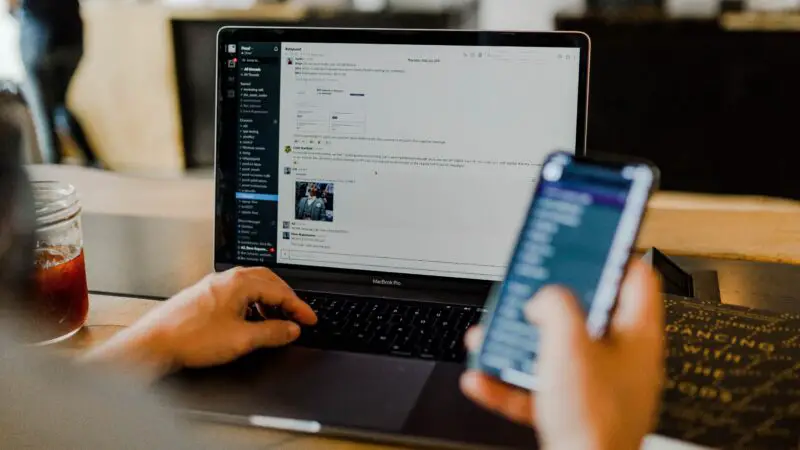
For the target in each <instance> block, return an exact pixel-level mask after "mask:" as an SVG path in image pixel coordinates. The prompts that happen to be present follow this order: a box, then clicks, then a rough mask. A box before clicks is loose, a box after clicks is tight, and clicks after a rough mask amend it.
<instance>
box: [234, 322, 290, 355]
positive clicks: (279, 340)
mask: <svg viewBox="0 0 800 450" xmlns="http://www.w3.org/2000/svg"><path fill="white" fill-rule="evenodd" d="M243 326H244V327H245V329H246V333H247V334H248V339H247V341H248V343H249V345H250V349H249V350H250V351H252V350H255V349H258V348H272V347H282V346H284V345H288V344H291V343H292V342H294V341H295V340H296V339H297V338H298V337H300V327H299V326H298V325H297V324H296V323H294V322H290V321H288V320H267V321H264V322H258V323H244V324H243Z"/></svg>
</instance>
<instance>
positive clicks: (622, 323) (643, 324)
mask: <svg viewBox="0 0 800 450" xmlns="http://www.w3.org/2000/svg"><path fill="white" fill-rule="evenodd" d="M660 285H661V281H660V280H659V279H658V277H657V276H656V274H655V273H654V272H653V269H652V268H650V266H648V265H647V264H646V263H644V262H642V261H639V260H634V261H632V262H631V264H630V267H629V269H628V274H627V276H626V277H625V281H624V282H623V284H622V289H621V290H620V295H619V301H618V303H617V309H616V311H615V313H614V316H613V317H612V319H611V327H610V329H609V338H610V340H611V341H613V342H623V343H624V342H632V343H636V344H637V345H645V344H648V343H649V344H652V343H654V342H658V345H659V346H661V340H662V334H663V330H664V327H663V321H664V303H663V300H662V298H661V294H660V292H661V288H660Z"/></svg>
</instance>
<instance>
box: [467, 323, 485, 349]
mask: <svg viewBox="0 0 800 450" xmlns="http://www.w3.org/2000/svg"><path fill="white" fill-rule="evenodd" d="M482 343H483V327H481V326H475V327H472V328H470V329H469V330H467V334H466V335H465V336H464V345H465V346H466V347H467V350H469V351H471V352H474V351H477V350H478V349H479V348H480V347H481V344H482Z"/></svg>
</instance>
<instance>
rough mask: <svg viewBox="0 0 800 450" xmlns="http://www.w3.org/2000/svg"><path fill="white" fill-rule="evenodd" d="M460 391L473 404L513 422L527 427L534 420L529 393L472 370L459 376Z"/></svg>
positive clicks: (532, 400) (532, 405) (531, 398)
mask: <svg viewBox="0 0 800 450" xmlns="http://www.w3.org/2000/svg"><path fill="white" fill-rule="evenodd" d="M460 384H461V391H462V392H463V393H464V395H466V396H467V397H468V398H470V399H471V400H472V401H474V402H475V403H477V404H479V405H481V406H483V407H484V408H486V409H488V410H490V411H494V412H496V413H498V414H501V415H503V416H505V417H506V418H508V419H510V420H513V421H514V422H518V423H522V424H525V425H528V426H531V425H533V422H534V420H535V414H534V399H533V396H532V395H531V393H530V392H528V391H524V390H522V389H518V388H515V387H512V386H509V385H507V384H504V383H502V382H501V381H498V380H496V379H494V378H492V377H489V376H487V375H484V374H482V373H480V372H476V371H474V370H469V371H467V372H465V373H464V374H463V375H462V376H461V380H460Z"/></svg>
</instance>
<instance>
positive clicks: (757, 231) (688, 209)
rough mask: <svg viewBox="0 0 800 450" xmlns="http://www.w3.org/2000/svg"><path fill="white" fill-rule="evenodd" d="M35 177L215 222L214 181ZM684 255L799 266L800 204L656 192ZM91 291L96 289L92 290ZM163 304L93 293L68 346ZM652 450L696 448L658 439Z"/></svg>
mask: <svg viewBox="0 0 800 450" xmlns="http://www.w3.org/2000/svg"><path fill="white" fill-rule="evenodd" d="M29 173H30V174H31V176H32V177H33V178H34V179H48V180H63V181H67V182H70V183H73V184H74V185H76V187H77V188H78V191H79V192H80V194H81V198H82V202H83V205H84V211H85V214H100V213H102V214H107V215H115V216H120V217H127V218H129V219H131V220H133V219H135V218H137V217H162V218H173V219H178V218H180V219H186V220H193V219H204V218H205V219H209V218H210V215H211V214H212V211H213V208H212V203H213V183H212V182H211V181H210V180H179V181H178V180H175V181H165V180H151V179H146V178H131V177H125V176H120V175H116V174H113V173H103V172H97V171H92V170H88V169H82V168H75V167H53V166H35V167H31V168H30V169H29ZM639 246H640V247H642V248H646V247H650V246H658V247H661V248H662V249H665V250H668V251H670V252H673V253H678V254H689V255H691V254H695V255H696V254H702V255H712V256H726V257H730V258H734V259H755V260H761V261H782V262H800V204H799V203H796V202H790V201H784V200H775V199H765V198H741V197H737V198H716V197H710V196H696V195H685V194H678V193H663V194H658V195H657V196H656V197H655V198H654V199H653V202H652V204H651V212H650V214H649V217H648V219H647V222H646V225H645V228H644V232H643V234H642V237H641V239H640V242H639ZM90 288H92V286H91V285H90ZM157 305H158V302H156V301H151V300H142V299H134V298H124V297H119V296H106V295H96V294H95V295H92V297H91V309H90V316H89V321H88V326H87V327H86V328H85V329H84V330H83V331H82V332H81V333H79V334H78V335H77V336H76V338H75V339H73V340H72V341H71V342H70V343H69V346H70V349H72V350H78V351H79V350H81V349H83V348H86V347H90V346H92V345H97V344H98V343H100V342H103V341H104V340H106V339H108V338H109V337H110V336H112V335H113V334H114V333H115V332H117V331H119V330H120V329H121V328H123V327H125V326H128V325H130V324H131V323H133V322H135V321H136V320H137V319H138V318H139V317H141V316H142V315H143V314H144V313H145V312H147V311H148V310H149V309H151V308H153V307H154V306H157ZM195 426H196V427H197V428H198V432H200V433H208V434H209V435H211V436H213V437H214V438H216V439H221V440H222V441H221V442H239V443H247V444H253V445H258V446H260V447H262V448H263V447H273V446H274V447H276V448H278V447H280V448H289V449H295V448H296V449H315V448H320V449H322V448H325V449H330V448H334V449H336V448H347V449H353V450H366V449H370V448H373V449H377V448H386V447H382V446H381V447H379V446H375V445H367V444H360V443H358V444H357V443H353V442H344V441H335V440H328V439H322V438H316V437H305V436H298V435H292V434H287V433H283V432H276V431H269V430H254V429H245V428H236V427H230V426H223V425H210V424H197V425H195ZM645 448H647V449H655V450H661V449H664V450H666V449H679V448H693V447H689V446H685V445H684V444H680V443H676V442H674V441H671V440H666V439H663V438H660V437H655V438H651V439H650V440H649V441H648V443H647V444H646V446H645Z"/></svg>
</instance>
